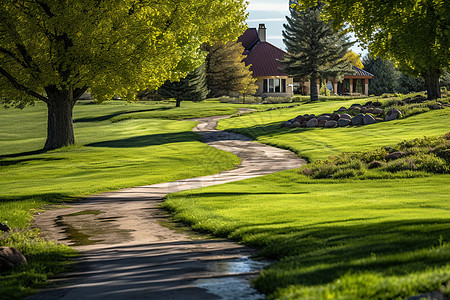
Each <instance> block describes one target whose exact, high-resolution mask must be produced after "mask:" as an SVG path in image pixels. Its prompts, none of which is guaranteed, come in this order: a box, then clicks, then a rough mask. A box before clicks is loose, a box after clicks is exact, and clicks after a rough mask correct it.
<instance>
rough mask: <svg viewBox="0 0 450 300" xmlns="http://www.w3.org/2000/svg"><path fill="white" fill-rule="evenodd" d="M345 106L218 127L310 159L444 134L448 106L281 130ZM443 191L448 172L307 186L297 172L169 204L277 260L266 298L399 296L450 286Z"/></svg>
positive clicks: (449, 184) (264, 279)
mask: <svg viewBox="0 0 450 300" xmlns="http://www.w3.org/2000/svg"><path fill="white" fill-rule="evenodd" d="M352 102H357V101H352ZM352 102H350V103H352ZM342 104H344V103H337V102H330V103H326V102H325V103H319V104H313V105H305V106H303V107H301V108H298V109H295V110H297V112H296V113H294V112H292V110H277V111H271V112H265V113H254V114H252V115H249V116H244V117H239V118H234V119H229V120H224V121H222V122H221V123H220V127H221V128H222V129H224V128H233V130H236V128H238V130H239V131H240V132H244V133H247V134H249V133H250V134H252V135H253V136H254V137H256V138H257V139H258V140H260V141H263V142H267V143H271V144H276V145H282V146H284V147H286V148H291V149H293V150H295V151H296V152H298V153H300V154H301V155H304V156H306V157H308V158H309V159H311V160H316V159H319V158H325V157H327V156H329V155H337V154H339V153H340V152H342V151H355V150H363V149H373V148H377V147H380V146H383V145H395V144H396V143H397V142H399V141H401V140H404V139H411V138H416V137H422V136H424V135H427V136H431V135H442V134H444V133H445V132H446V131H448V125H447V122H448V120H449V116H450V109H446V110H439V111H432V112H428V113H425V114H422V115H418V116H414V117H410V118H408V119H405V120H398V121H394V122H390V123H380V124H375V125H371V126H365V127H355V128H342V129H340V128H336V129H319V128H318V129H279V128H277V125H278V124H279V123H280V122H282V121H285V120H287V119H290V118H293V117H295V116H296V115H297V113H300V112H301V113H312V112H314V113H316V114H318V113H321V112H329V111H330V110H331V109H335V108H338V107H339V106H341V105H342ZM345 105H346V106H347V105H349V104H348V102H347V103H345ZM322 106H324V107H322ZM449 195H450V176H449V175H430V176H428V177H420V178H409V179H391V180H383V179H380V180H350V179H348V180H330V179H329V180H312V179H309V178H307V177H305V176H304V175H300V174H298V171H296V170H293V171H286V172H281V173H277V174H272V175H268V176H265V177H262V178H257V179H250V180H246V181H241V182H236V183H229V184H226V185H222V186H215V187H208V188H203V189H201V190H194V191H186V192H183V193H178V194H172V195H170V197H169V198H168V200H167V201H166V206H167V207H168V208H170V209H172V210H173V211H175V217H176V218H177V219H179V220H182V221H185V222H188V223H190V224H192V226H193V227H195V228H197V229H200V230H206V231H210V232H214V233H215V234H218V235H222V236H229V237H232V238H235V239H237V240H242V241H244V242H245V243H247V244H250V245H256V246H258V247H261V248H262V252H261V255H262V256H264V257H268V258H271V259H277V260H279V262H277V263H276V264H274V265H272V266H271V267H269V268H268V269H267V270H265V271H263V272H262V274H261V277H260V278H259V279H258V280H257V282H256V283H257V286H258V287H259V288H260V289H261V290H262V291H264V292H265V293H267V294H268V295H269V296H270V297H271V298H282V299H284V298H286V299H291V298H298V299H404V298H406V297H408V296H411V295H414V294H418V293H421V292H427V291H432V290H436V289H439V288H440V287H441V284H442V283H446V282H447V283H446V284H447V288H448V287H449V286H450V283H448V282H449V281H450V264H448V261H449V258H450V244H449V243H448V241H449V240H450V235H449V232H450V218H449V216H450V214H449V210H450V205H449V203H450V202H449V200H450V196H449Z"/></svg>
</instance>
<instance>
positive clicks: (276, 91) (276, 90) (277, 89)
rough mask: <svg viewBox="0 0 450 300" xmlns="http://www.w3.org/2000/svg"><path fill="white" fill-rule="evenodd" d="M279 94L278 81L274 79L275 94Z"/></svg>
mask: <svg viewBox="0 0 450 300" xmlns="http://www.w3.org/2000/svg"><path fill="white" fill-rule="evenodd" d="M279 92H280V79H275V93H279Z"/></svg>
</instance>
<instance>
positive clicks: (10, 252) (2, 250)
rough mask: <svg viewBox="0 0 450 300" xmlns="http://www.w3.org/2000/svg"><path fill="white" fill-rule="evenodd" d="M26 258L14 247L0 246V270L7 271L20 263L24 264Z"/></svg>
mask: <svg viewBox="0 0 450 300" xmlns="http://www.w3.org/2000/svg"><path fill="white" fill-rule="evenodd" d="M26 263H27V259H26V258H25V256H23V254H22V253H21V252H20V251H19V250H17V249H16V248H14V247H0V272H3V271H8V270H10V269H12V268H14V267H16V266H18V265H20V264H26Z"/></svg>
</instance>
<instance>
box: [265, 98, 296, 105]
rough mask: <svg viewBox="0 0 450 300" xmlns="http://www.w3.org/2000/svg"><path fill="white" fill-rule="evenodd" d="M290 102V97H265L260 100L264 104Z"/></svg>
mask: <svg viewBox="0 0 450 300" xmlns="http://www.w3.org/2000/svg"><path fill="white" fill-rule="evenodd" d="M290 102H292V98H291V97H266V98H264V99H263V100H262V103H264V104H275V103H290Z"/></svg>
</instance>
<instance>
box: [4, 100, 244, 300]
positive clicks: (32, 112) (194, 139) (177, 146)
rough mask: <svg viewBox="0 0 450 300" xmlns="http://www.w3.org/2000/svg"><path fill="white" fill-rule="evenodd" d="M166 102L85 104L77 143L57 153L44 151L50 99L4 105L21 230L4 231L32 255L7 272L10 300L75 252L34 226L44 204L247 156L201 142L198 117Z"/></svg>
mask: <svg viewBox="0 0 450 300" xmlns="http://www.w3.org/2000/svg"><path fill="white" fill-rule="evenodd" d="M183 104H185V103H183ZM161 105H162V104H153V103H145V104H136V103H134V104H127V103H124V102H111V103H104V104H101V105H78V106H76V108H75V113H74V119H75V123H74V124H75V125H74V126H75V135H76V142H77V145H76V146H71V147H66V148H63V149H60V150H55V151H49V152H39V151H36V150H38V149H40V148H41V147H42V146H43V144H44V141H45V134H46V109H45V106H44V105H42V104H37V105H36V106H35V107H28V108H25V109H24V110H18V109H8V110H4V109H0V144H1V148H0V155H2V156H0V186H1V187H2V188H1V189H0V222H2V223H7V224H8V225H9V226H10V227H11V228H17V229H19V230H20V232H15V233H13V234H11V235H10V236H8V237H7V238H6V239H3V240H2V239H1V237H0V245H8V246H15V247H17V248H18V249H19V250H21V251H23V253H24V254H25V255H26V256H27V258H28V260H29V264H28V265H26V266H23V267H20V268H18V269H15V270H14V271H13V272H9V273H2V275H1V280H0V294H1V295H2V296H1V298H2V299H4V298H5V299H10V298H11V299H16V298H20V297H22V296H23V295H26V294H28V293H30V291H32V289H33V288H37V287H41V286H42V284H43V283H44V282H45V280H46V278H47V277H48V276H51V275H53V274H55V273H57V272H60V271H61V270H62V269H63V268H64V266H65V264H66V263H65V262H64V261H66V260H67V258H68V257H71V256H72V255H73V254H74V251H72V250H71V249H70V248H68V247H65V246H57V245H55V244H53V243H48V242H45V241H43V240H42V239H41V238H39V235H38V232H37V231H35V230H31V231H30V230H28V229H29V225H30V220H31V218H32V216H33V214H34V213H36V212H37V211H38V210H39V209H40V208H41V207H43V206H45V205H51V204H53V205H54V204H61V203H65V202H66V201H70V200H72V199H77V198H79V197H82V196H85V195H89V194H95V193H100V192H105V191H110V190H117V189H120V188H126V187H132V186H137V185H146V184H152V183H158V182H167V181H174V180H177V179H182V178H191V177H196V176H202V175H208V174H214V173H218V172H220V171H222V170H225V169H231V168H233V167H234V166H235V165H236V164H238V163H239V159H238V158H237V157H236V156H234V155H233V154H231V153H228V152H224V151H220V150H217V149H215V148H213V147H210V146H207V145H206V144H203V143H201V142H200V141H199V136H198V135H197V134H195V133H193V132H192V131H191V129H192V128H193V127H194V126H195V124H196V122H193V121H174V120H169V119H168V118H165V115H164V114H165V112H167V111H170V110H171V109H165V106H161ZM171 105H172V104H171ZM217 105H219V106H222V107H223V110H222V111H220V110H219V109H218V107H217ZM144 110H145V112H144ZM133 111H134V112H133ZM236 111H237V110H236V106H232V105H231V106H230V105H228V104H217V103H212V104H211V103H206V104H204V106H201V105H200V103H192V105H189V104H188V105H185V108H184V116H188V117H196V116H204V115H207V114H209V113H211V114H215V113H218V114H222V113H224V112H226V113H233V112H236ZM197 112H198V114H197ZM134 113H136V114H143V113H148V114H149V115H146V116H142V115H139V117H137V116H134V115H133V114H134ZM141 117H142V118H144V117H145V119H139V118H141ZM155 117H160V118H155ZM163 117H164V118H163ZM170 117H175V113H173V115H172V116H170ZM118 118H122V119H121V121H120V122H119V119H118ZM33 151H35V152H33ZM13 287H14V288H13Z"/></svg>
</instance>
